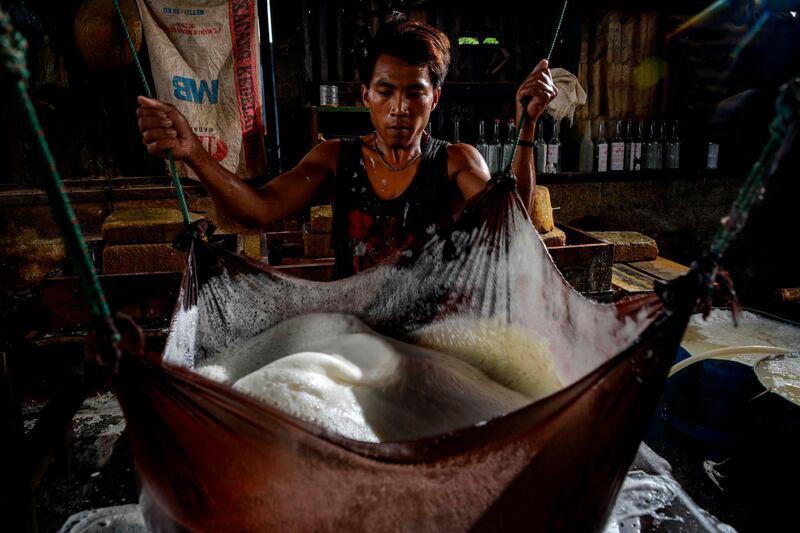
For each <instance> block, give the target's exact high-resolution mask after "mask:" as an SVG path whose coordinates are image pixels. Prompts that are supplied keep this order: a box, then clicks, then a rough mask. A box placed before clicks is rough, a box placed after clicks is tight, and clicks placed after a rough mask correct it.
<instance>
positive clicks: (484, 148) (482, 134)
mask: <svg viewBox="0 0 800 533" xmlns="http://www.w3.org/2000/svg"><path fill="white" fill-rule="evenodd" d="M485 128H486V126H485V125H484V124H483V121H482V120H479V121H478V140H476V141H475V149H477V150H478V153H479V154H481V157H482V158H483V160H484V161H485V162H486V164H487V165H488V164H489V145H488V144H486V129H485ZM489 171H490V172H491V169H489Z"/></svg>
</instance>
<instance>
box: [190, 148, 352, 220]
mask: <svg viewBox="0 0 800 533" xmlns="http://www.w3.org/2000/svg"><path fill="white" fill-rule="evenodd" d="M203 152H204V154H205V155H202V156H200V158H198V159H199V161H198V160H197V159H192V160H190V161H188V164H189V166H190V167H191V168H192V170H194V171H195V173H196V174H197V175H198V176H200V177H201V181H202V182H203V184H204V185H205V186H206V189H207V190H208V193H209V195H211V198H212V199H213V200H214V204H215V205H216V206H217V207H219V208H221V209H223V210H224V211H225V212H226V213H228V214H229V215H230V216H231V217H233V218H234V219H235V220H236V221H238V222H239V223H240V224H243V225H245V226H248V227H253V228H259V227H264V226H266V225H267V224H269V223H271V222H274V221H276V220H280V219H282V218H285V217H287V216H289V215H291V214H293V213H296V212H298V211H300V210H301V209H303V208H304V207H306V206H307V205H308V203H309V202H310V201H311V198H312V197H313V196H314V193H315V192H316V191H317V190H318V189H319V188H320V187H321V186H322V185H323V184H324V183H325V180H326V179H327V178H328V177H329V176H332V174H333V170H332V167H331V165H332V162H335V161H336V159H337V157H338V154H339V142H338V141H330V142H327V143H323V144H320V145H317V146H315V147H314V148H313V149H312V150H311V151H310V152H309V153H307V154H306V155H305V157H304V158H303V159H302V160H301V161H300V163H298V164H297V166H295V167H294V168H292V169H291V170H289V171H288V172H284V173H283V174H281V175H280V176H277V177H276V178H274V179H273V180H271V181H270V182H269V183H267V184H266V185H265V186H263V187H261V188H260V189H256V188H253V187H252V186H250V185H248V184H247V183H245V182H243V181H242V180H241V179H240V178H239V177H237V176H236V175H235V174H233V173H231V172H230V171H228V170H227V169H226V168H225V167H223V166H222V165H220V164H219V163H218V162H217V161H215V160H214V159H213V158H211V156H210V155H209V154H208V152H205V150H204V151H203Z"/></svg>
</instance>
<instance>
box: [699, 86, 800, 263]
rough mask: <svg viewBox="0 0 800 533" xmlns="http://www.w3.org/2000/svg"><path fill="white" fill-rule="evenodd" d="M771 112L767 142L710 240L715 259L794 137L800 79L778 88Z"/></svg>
mask: <svg viewBox="0 0 800 533" xmlns="http://www.w3.org/2000/svg"><path fill="white" fill-rule="evenodd" d="M775 109H776V115H775V118H774V119H773V121H772V123H771V124H770V126H769V133H770V137H769V140H767V144H766V145H765V146H764V148H763V150H762V151H761V154H760V156H759V158H758V160H757V161H756V162H755V164H754V165H753V168H752V169H751V170H750V174H749V175H748V176H747V179H746V180H745V182H744V184H743V185H742V187H741V189H740V190H739V194H738V196H737V197H736V200H735V201H734V202H733V205H732V206H731V209H730V211H729V213H728V216H727V217H725V218H724V219H723V220H722V227H721V228H720V229H719V230H718V231H717V234H716V235H715V236H714V239H713V240H712V244H711V247H710V250H709V251H710V253H711V255H712V256H714V258H716V259H719V258H720V257H722V254H723V253H724V252H725V250H726V249H727V247H728V245H729V244H730V242H731V240H733V238H734V237H736V235H737V234H738V233H739V231H740V230H741V229H742V227H743V226H744V225H745V223H746V222H747V217H748V216H749V214H750V210H751V209H752V208H753V205H754V204H755V203H756V202H757V201H759V200H760V198H761V197H762V196H763V194H764V188H765V187H766V184H767V180H768V179H769V177H770V175H771V174H772V173H773V172H774V171H775V169H776V167H777V165H778V163H779V162H780V160H781V157H782V155H783V153H782V152H785V151H786V150H788V145H789V144H791V141H792V139H793V138H794V136H795V134H796V130H797V117H798V112H799V111H800V78H796V79H794V80H792V81H791V82H789V83H787V84H786V85H784V86H783V87H782V88H781V92H780V94H779V95H778V99H777V101H776V102H775Z"/></svg>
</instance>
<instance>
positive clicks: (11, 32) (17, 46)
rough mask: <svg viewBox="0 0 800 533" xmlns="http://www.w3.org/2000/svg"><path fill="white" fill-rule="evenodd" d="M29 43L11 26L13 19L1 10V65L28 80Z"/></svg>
mask: <svg viewBox="0 0 800 533" xmlns="http://www.w3.org/2000/svg"><path fill="white" fill-rule="evenodd" d="M27 51H28V41H26V40H25V37H23V36H22V34H21V33H19V32H18V31H17V30H16V29H14V26H13V25H12V24H11V17H9V16H8V14H7V13H6V12H5V11H3V10H2V9H0V63H2V65H3V68H5V69H6V70H7V71H8V72H10V73H11V74H15V75H17V76H19V78H20V79H21V80H27V79H28V78H30V76H31V74H30V71H29V70H28V64H27V63H26V61H25V54H26V53H27Z"/></svg>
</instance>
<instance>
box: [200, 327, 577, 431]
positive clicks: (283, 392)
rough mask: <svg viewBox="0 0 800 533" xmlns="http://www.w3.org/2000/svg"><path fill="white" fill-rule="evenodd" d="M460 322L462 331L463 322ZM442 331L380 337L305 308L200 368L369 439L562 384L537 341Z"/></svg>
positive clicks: (463, 417) (528, 397)
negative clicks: (401, 337) (305, 312)
mask: <svg viewBox="0 0 800 533" xmlns="http://www.w3.org/2000/svg"><path fill="white" fill-rule="evenodd" d="M459 327H460V331H462V332H463V331H465V324H463V323H461V324H459ZM445 330H446V328H441V327H440V328H436V327H429V328H426V330H424V331H420V332H418V333H417V334H416V335H412V336H411V337H412V339H413V341H414V342H417V341H419V343H420V344H425V345H426V346H428V347H425V346H418V345H414V344H410V343H406V342H400V341H397V340H395V339H390V338H387V337H384V336H382V335H379V334H377V333H375V332H374V331H372V330H370V329H369V328H368V327H367V326H366V325H365V324H364V323H362V322H361V321H359V320H358V319H356V318H354V317H351V316H347V315H341V314H309V315H303V316H299V317H295V318H292V319H289V320H287V321H285V322H282V323H280V324H278V325H276V326H274V327H273V328H270V329H268V330H266V331H264V332H263V333H261V334H259V335H257V336H256V337H254V338H252V339H250V340H249V341H247V342H245V343H243V344H242V345H241V346H239V347H238V348H236V349H235V350H234V351H233V352H231V353H229V354H227V355H226V356H224V357H220V358H217V359H215V360H211V361H208V362H206V364H204V365H203V366H202V367H200V368H198V369H197V371H198V372H199V373H201V374H203V375H206V376H207V377H210V378H212V379H216V380H218V381H222V382H225V383H229V384H232V385H233V387H234V388H236V389H238V390H240V391H242V392H245V393H247V394H250V395H252V396H254V397H256V398H259V399H261V400H263V401H265V402H267V403H269V404H271V405H273V406H275V407H277V408H279V409H281V410H283V411H285V412H287V413H290V414H292V415H294V416H297V417H298V418H302V419H305V420H308V421H311V422H314V423H317V424H319V425H321V426H323V427H325V428H327V429H329V430H331V431H333V432H336V433H339V434H341V435H344V436H346V437H349V438H353V439H357V440H362V441H370V442H388V441H401V440H410V439H416V438H421V437H429V436H434V435H438V434H441V433H444V432H447V431H452V430H455V429H459V428H463V427H468V426H471V425H474V424H476V423H479V422H482V421H486V420H490V419H492V418H496V417H498V416H502V415H504V414H507V413H509V412H511V411H514V410H517V409H519V408H521V407H523V406H525V405H527V404H529V403H531V402H532V401H534V400H536V399H538V398H540V397H542V396H545V395H547V394H550V393H552V392H555V391H556V390H558V389H560V388H561V382H560V381H559V380H558V378H557V377H556V374H555V372H554V371H553V367H552V364H550V361H549V352H548V351H547V350H546V349H544V348H542V346H540V345H538V344H537V343H536V342H535V341H534V340H533V339H530V338H526V337H525V336H523V335H521V334H519V333H517V332H508V331H506V332H502V331H501V330H497V329H493V328H492V327H491V326H487V325H486V324H477V323H476V324H475V327H474V328H473V329H472V336H471V337H470V336H467V338H466V339H465V338H464V337H462V336H461V335H459V338H460V339H461V340H460V341H459V342H458V343H456V342H454V341H453V340H452V339H453V337H447V336H446V335H444V334H443V332H444V331H445ZM491 345H494V346H498V347H499V348H497V350H499V351H500V352H501V353H500V354H498V355H503V354H509V353H516V354H519V353H520V349H521V348H522V349H524V350H525V351H526V352H527V354H529V357H522V356H519V355H518V356H516V357H508V356H506V357H502V358H498V357H496V356H495V355H494V354H492V353H490V352H487V351H485V350H483V348H485V347H488V346H491ZM431 346H432V347H435V348H442V349H447V352H448V353H443V352H441V351H437V350H435V349H431V348H430V347H431ZM487 353H488V355H486V354H487ZM479 354H483V356H481V357H479ZM499 359H502V360H503V361H505V363H499V362H498V361H499ZM527 377H531V379H526V378H527Z"/></svg>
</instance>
